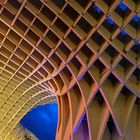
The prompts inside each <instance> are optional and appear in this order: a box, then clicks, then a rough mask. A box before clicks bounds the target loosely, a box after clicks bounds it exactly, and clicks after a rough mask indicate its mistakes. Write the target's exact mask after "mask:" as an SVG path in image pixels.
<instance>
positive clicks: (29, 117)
mask: <svg viewBox="0 0 140 140" xmlns="http://www.w3.org/2000/svg"><path fill="white" fill-rule="evenodd" d="M57 120H58V105H57V104H56V103H54V104H46V105H42V106H38V107H36V108H33V109H32V110H31V111H30V112H28V113H27V114H26V115H25V116H24V117H23V118H22V120H21V121H20V123H21V124H22V125H23V126H24V127H25V128H26V129H28V130H29V131H31V132H32V133H33V134H34V135H35V136H36V137H37V138H38V139H39V140H55V135H56V128H57Z"/></svg>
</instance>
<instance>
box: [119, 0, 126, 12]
mask: <svg viewBox="0 0 140 140" xmlns="http://www.w3.org/2000/svg"><path fill="white" fill-rule="evenodd" d="M118 6H119V8H120V9H121V10H122V11H125V10H126V9H127V6H126V5H125V4H124V3H123V2H119V4H118Z"/></svg>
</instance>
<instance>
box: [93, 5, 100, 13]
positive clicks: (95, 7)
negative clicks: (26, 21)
mask: <svg viewBox="0 0 140 140" xmlns="http://www.w3.org/2000/svg"><path fill="white" fill-rule="evenodd" d="M93 8H94V10H95V11H96V12H97V13H98V14H100V13H101V10H100V8H99V7H98V6H96V5H94V6H93Z"/></svg>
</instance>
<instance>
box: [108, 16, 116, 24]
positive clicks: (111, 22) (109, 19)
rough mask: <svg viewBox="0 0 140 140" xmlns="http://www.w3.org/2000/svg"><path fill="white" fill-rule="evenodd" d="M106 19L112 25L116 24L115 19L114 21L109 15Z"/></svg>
mask: <svg viewBox="0 0 140 140" xmlns="http://www.w3.org/2000/svg"><path fill="white" fill-rule="evenodd" d="M106 20H107V21H108V22H109V23H110V24H111V25H114V21H113V20H112V19H111V18H110V17H109V16H107V17H106Z"/></svg>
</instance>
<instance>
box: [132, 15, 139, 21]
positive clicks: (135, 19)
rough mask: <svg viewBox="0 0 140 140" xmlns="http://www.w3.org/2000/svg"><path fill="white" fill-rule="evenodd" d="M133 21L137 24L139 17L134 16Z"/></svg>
mask: <svg viewBox="0 0 140 140" xmlns="http://www.w3.org/2000/svg"><path fill="white" fill-rule="evenodd" d="M133 20H134V21H135V22H136V23H138V22H140V17H139V16H138V15H136V16H134V18H133Z"/></svg>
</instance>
